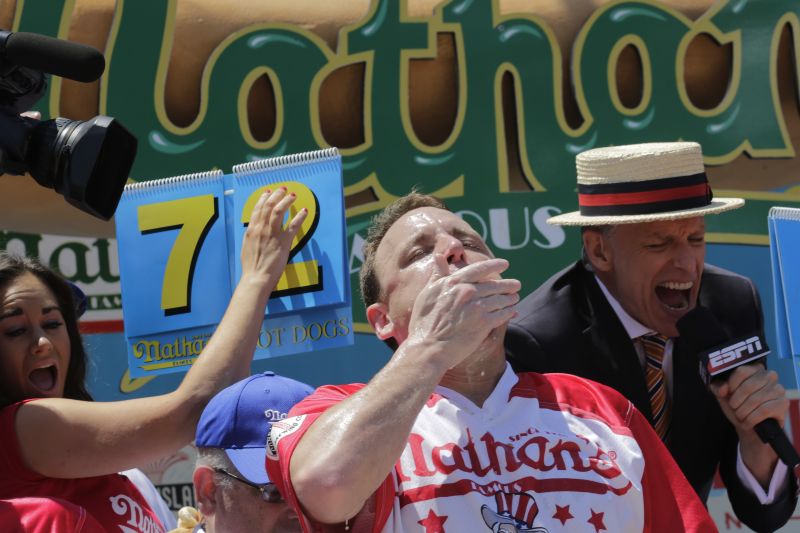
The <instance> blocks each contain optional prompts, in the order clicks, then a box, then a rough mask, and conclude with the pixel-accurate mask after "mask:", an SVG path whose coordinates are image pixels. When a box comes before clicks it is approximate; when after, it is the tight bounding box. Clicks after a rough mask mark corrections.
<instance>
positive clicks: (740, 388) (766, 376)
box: [677, 306, 800, 494]
mask: <svg viewBox="0 0 800 533" xmlns="http://www.w3.org/2000/svg"><path fill="white" fill-rule="evenodd" d="M677 326H678V331H679V332H680V337H681V339H682V340H683V341H684V342H686V343H688V344H689V346H690V347H691V349H692V350H691V351H693V352H694V353H697V355H698V358H699V364H700V374H701V376H702V377H703V379H704V381H705V383H706V385H708V386H709V388H710V390H711V392H712V393H713V394H714V395H715V396H716V397H717V400H719V404H720V408H721V409H722V411H723V413H725V416H726V417H727V418H728V420H730V422H731V424H732V425H733V427H734V428H735V429H736V432H737V434H738V435H739V446H740V451H741V457H742V460H743V462H744V463H745V465H746V466H747V468H748V469H749V470H750V472H751V473H752V474H753V476H755V478H756V480H757V481H758V482H759V484H760V485H761V486H762V487H763V488H764V489H765V491H767V493H768V494H769V493H770V492H772V490H770V489H771V487H770V486H769V484H770V480H772V479H773V471H774V469H775V467H776V465H777V463H778V459H779V458H780V460H781V461H782V462H783V463H784V464H785V465H787V466H788V467H789V468H790V469H791V470H792V472H793V475H794V476H798V474H800V455H798V453H797V451H796V450H795V448H794V446H792V444H791V442H790V441H789V438H788V437H787V436H786V433H785V432H784V431H783V429H782V428H783V424H784V422H785V419H786V414H787V412H788V410H789V400H788V399H787V398H786V391H785V390H784V388H783V387H782V386H781V384H780V383H779V382H778V375H777V373H776V372H775V371H772V370H769V371H768V370H767V369H766V368H765V366H764V358H766V356H767V355H768V354H769V349H768V348H767V344H766V340H765V339H764V338H763V335H762V334H761V333H760V332H750V333H747V334H744V335H742V336H741V337H736V338H731V336H730V335H728V334H726V333H725V330H724V329H723V328H722V325H721V324H720V323H719V321H718V320H717V319H716V318H715V317H714V315H713V314H712V313H711V312H710V311H709V310H708V309H706V308H703V307H700V306H698V307H696V308H694V309H693V310H691V311H690V312H688V313H687V314H686V315H684V316H683V318H681V319H680V320H679V321H678V324H677ZM778 466H779V465H778ZM773 490H774V489H773Z"/></svg>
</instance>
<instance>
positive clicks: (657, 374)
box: [639, 335, 671, 441]
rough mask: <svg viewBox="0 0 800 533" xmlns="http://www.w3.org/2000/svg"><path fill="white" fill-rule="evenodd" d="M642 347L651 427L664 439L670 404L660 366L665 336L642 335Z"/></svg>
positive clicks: (667, 430) (667, 427) (666, 432)
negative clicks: (651, 419) (651, 415)
mask: <svg viewBox="0 0 800 533" xmlns="http://www.w3.org/2000/svg"><path fill="white" fill-rule="evenodd" d="M639 339H640V340H641V341H642V346H643V347H644V352H645V359H646V362H647V365H646V367H645V381H646V382H647V394H648V396H649V397H650V408H651V410H652V412H653V428H654V429H655V430H656V433H658V436H659V437H661V440H663V441H666V439H667V434H668V432H669V422H670V415H671V406H670V401H669V396H668V395H667V383H666V382H665V381H664V370H663V369H662V368H661V365H662V362H663V360H664V347H665V346H666V345H667V337H664V336H663V335H642V336H641V337H639Z"/></svg>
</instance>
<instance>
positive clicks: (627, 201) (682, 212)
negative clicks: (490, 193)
mask: <svg viewBox="0 0 800 533" xmlns="http://www.w3.org/2000/svg"><path fill="white" fill-rule="evenodd" d="M575 164H576V167H577V170H578V205H579V206H580V209H579V210H578V211H573V212H572V213H565V214H563V215H558V216H555V217H552V218H550V219H548V221H547V222H548V223H550V224H558V225H562V226H600V225H606V224H610V225H614V224H633V223H636V222H655V221H657V220H677V219H680V218H690V217H697V216H702V215H711V214H714V213H721V212H723V211H729V210H731V209H737V208H739V207H742V206H743V205H744V200H742V199H741V198H714V197H713V194H712V193H711V187H710V186H709V184H708V179H707V178H706V174H705V172H704V167H703V153H702V152H701V150H700V145H699V144H697V143H694V142H675V143H648V144H629V145H624V146H609V147H607V148H595V149H594V150H587V151H586V152H582V153H580V154H578V157H576V158H575Z"/></svg>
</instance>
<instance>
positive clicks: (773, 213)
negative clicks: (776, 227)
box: [768, 207, 800, 220]
mask: <svg viewBox="0 0 800 533" xmlns="http://www.w3.org/2000/svg"><path fill="white" fill-rule="evenodd" d="M768 216H769V218H781V219H784V220H800V209H797V208H796V207H770V209H769V215H768Z"/></svg>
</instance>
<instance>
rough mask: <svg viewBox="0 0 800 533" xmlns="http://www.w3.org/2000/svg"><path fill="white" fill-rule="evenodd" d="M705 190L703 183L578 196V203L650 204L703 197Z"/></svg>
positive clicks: (705, 186) (600, 204)
mask: <svg viewBox="0 0 800 533" xmlns="http://www.w3.org/2000/svg"><path fill="white" fill-rule="evenodd" d="M707 190H708V185H706V184H705V183H699V184H697V185H689V186H687V187H675V188H673V189H659V190H657V191H643V192H626V193H612V194H578V203H579V204H580V205H586V206H604V205H631V204H651V203H655V202H666V201H669V200H680V199H682V198H693V197H696V196H705V194H706V191H707Z"/></svg>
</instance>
